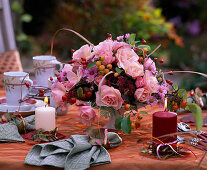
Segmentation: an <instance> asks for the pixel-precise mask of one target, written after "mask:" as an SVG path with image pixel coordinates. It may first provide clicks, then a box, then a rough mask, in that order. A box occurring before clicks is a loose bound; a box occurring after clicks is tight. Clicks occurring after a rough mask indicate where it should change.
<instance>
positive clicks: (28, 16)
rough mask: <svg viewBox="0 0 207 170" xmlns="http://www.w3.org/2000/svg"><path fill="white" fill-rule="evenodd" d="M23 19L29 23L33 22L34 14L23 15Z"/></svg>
mask: <svg viewBox="0 0 207 170" xmlns="http://www.w3.org/2000/svg"><path fill="white" fill-rule="evenodd" d="M21 20H22V21H23V22H27V23H28V22H31V21H32V16H31V15H29V14H24V15H22V16H21Z"/></svg>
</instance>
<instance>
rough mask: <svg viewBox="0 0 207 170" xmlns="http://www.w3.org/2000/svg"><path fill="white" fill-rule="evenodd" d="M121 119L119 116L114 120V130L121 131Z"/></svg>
mask: <svg viewBox="0 0 207 170" xmlns="http://www.w3.org/2000/svg"><path fill="white" fill-rule="evenodd" d="M122 119H123V116H119V117H117V118H116V120H115V128H116V130H120V129H121V121H122Z"/></svg>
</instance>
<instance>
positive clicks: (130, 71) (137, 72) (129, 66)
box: [123, 61, 144, 79]
mask: <svg viewBox="0 0 207 170" xmlns="http://www.w3.org/2000/svg"><path fill="white" fill-rule="evenodd" d="M123 65H124V70H125V73H126V74H127V75H129V76H131V77H132V78H133V79H136V78H137V77H139V76H143V75H144V68H143V65H142V64H140V63H139V62H135V61H134V62H130V61H125V62H123Z"/></svg>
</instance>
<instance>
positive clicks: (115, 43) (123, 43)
mask: <svg viewBox="0 0 207 170" xmlns="http://www.w3.org/2000/svg"><path fill="white" fill-rule="evenodd" d="M122 47H129V44H127V43H125V42H118V41H114V44H113V50H115V51H116V50H117V49H119V48H122Z"/></svg>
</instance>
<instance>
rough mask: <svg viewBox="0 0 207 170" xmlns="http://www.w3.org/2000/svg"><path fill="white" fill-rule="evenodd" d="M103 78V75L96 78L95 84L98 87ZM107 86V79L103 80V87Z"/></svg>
mask: <svg viewBox="0 0 207 170" xmlns="http://www.w3.org/2000/svg"><path fill="white" fill-rule="evenodd" d="M102 78H103V76H102V75H98V76H96V77H95V82H94V83H95V84H96V85H97V86H98V85H99V83H100V82H101V80H102ZM105 84H106V79H104V80H103V82H102V86H103V85H105Z"/></svg>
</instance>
